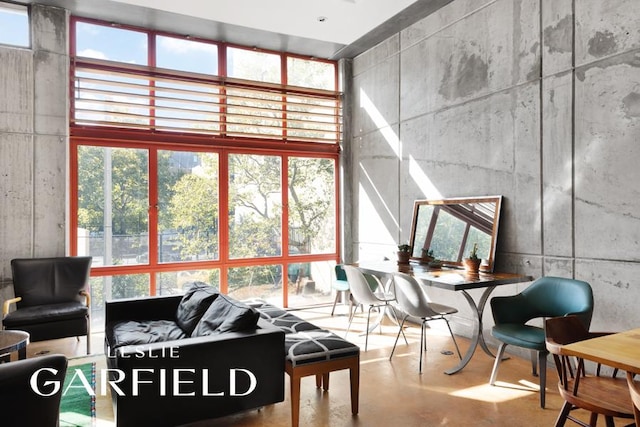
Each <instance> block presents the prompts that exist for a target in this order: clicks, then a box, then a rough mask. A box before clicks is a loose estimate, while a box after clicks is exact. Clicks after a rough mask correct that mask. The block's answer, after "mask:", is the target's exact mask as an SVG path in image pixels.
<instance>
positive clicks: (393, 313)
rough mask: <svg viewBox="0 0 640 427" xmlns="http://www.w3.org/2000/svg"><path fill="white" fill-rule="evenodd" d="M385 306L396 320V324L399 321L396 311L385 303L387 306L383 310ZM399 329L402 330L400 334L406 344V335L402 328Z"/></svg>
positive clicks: (407, 343)
mask: <svg viewBox="0 0 640 427" xmlns="http://www.w3.org/2000/svg"><path fill="white" fill-rule="evenodd" d="M387 308H388V309H389V310H390V311H391V315H392V316H393V320H395V321H396V324H400V322H399V321H398V316H397V315H396V312H395V310H394V309H393V307H392V306H391V305H389V304H387V306H386V307H385V310H386V309H387ZM405 319H406V317H405ZM403 323H404V321H403ZM400 331H401V332H402V336H403V338H404V343H405V344H406V345H409V341H407V336H406V335H405V334H404V330H403V329H402V328H400Z"/></svg>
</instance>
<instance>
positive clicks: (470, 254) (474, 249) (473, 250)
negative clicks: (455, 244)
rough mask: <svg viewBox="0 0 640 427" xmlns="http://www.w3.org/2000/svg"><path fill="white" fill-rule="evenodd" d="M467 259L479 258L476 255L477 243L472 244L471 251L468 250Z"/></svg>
mask: <svg viewBox="0 0 640 427" xmlns="http://www.w3.org/2000/svg"><path fill="white" fill-rule="evenodd" d="M469 259H472V260H478V259H480V258H479V257H478V244H477V243H474V244H473V248H472V249H471V252H469Z"/></svg>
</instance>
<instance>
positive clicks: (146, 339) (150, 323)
mask: <svg viewBox="0 0 640 427" xmlns="http://www.w3.org/2000/svg"><path fill="white" fill-rule="evenodd" d="M107 333H108V334H109V336H108V337H107V340H108V342H109V343H110V345H111V349H116V348H118V347H122V346H126V345H143V344H152V343H156V342H165V341H173V340H179V339H181V338H187V335H186V334H185V333H184V331H183V330H182V329H181V328H180V327H179V326H178V325H177V324H176V323H175V322H173V321H171V320H143V321H138V320H127V321H123V322H117V323H115V324H113V325H112V326H111V327H109V326H108V327H107Z"/></svg>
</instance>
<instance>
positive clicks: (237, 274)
mask: <svg viewBox="0 0 640 427" xmlns="http://www.w3.org/2000/svg"><path fill="white" fill-rule="evenodd" d="M228 283H229V292H228V294H229V296H231V297H232V298H235V299H238V300H245V299H250V298H260V299H264V300H266V301H267V302H270V303H272V304H275V305H278V306H281V305H282V266H281V265H261V266H256V267H238V268H230V269H229V280H228Z"/></svg>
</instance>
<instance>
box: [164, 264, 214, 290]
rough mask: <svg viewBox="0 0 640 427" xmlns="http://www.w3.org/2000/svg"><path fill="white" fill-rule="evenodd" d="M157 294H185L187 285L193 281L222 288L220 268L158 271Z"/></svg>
mask: <svg viewBox="0 0 640 427" xmlns="http://www.w3.org/2000/svg"><path fill="white" fill-rule="evenodd" d="M156 277H157V291H156V294H157V295H174V294H183V293H184V292H185V290H186V289H185V286H186V285H187V284H189V283H193V282H202V283H206V284H207V285H210V286H212V287H213V288H215V289H216V291H217V290H219V289H220V270H218V269H213V270H189V271H169V272H166V273H158V275H157V276H156Z"/></svg>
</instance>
